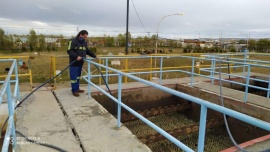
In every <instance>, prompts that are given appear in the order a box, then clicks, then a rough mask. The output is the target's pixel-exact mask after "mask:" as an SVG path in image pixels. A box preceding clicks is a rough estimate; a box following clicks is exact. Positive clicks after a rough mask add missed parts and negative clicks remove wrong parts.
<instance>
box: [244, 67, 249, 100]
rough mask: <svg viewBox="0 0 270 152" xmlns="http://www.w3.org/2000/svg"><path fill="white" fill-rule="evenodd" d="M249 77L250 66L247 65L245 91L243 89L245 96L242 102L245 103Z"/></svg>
mask: <svg viewBox="0 0 270 152" xmlns="http://www.w3.org/2000/svg"><path fill="white" fill-rule="evenodd" d="M249 77H250V65H248V73H247V76H246V89H245V96H244V102H245V103H246V102H247V98H248V85H249Z"/></svg>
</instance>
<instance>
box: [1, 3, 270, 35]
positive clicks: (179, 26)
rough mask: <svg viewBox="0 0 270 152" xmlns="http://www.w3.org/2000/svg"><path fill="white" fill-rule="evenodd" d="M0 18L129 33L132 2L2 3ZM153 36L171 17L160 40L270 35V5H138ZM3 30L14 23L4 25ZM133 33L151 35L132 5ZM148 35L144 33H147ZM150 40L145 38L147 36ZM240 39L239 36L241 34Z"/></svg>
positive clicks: (96, 30) (161, 30) (131, 28)
mask: <svg viewBox="0 0 270 152" xmlns="http://www.w3.org/2000/svg"><path fill="white" fill-rule="evenodd" d="M2 1H3V2H2V4H4V5H1V6H0V18H4V19H10V20H13V21H18V22H19V21H29V22H31V21H38V22H42V23H46V24H48V25H51V26H53V25H57V26H59V28H61V26H63V27H64V26H66V25H70V26H74V27H80V28H89V30H92V31H93V32H98V31H101V33H102V32H103V31H125V25H126V0H113V1H109V0H99V1H96V0H95V1H94V0H80V1H73V0H72V1H71V0H57V1H55V0H54V1H53V0H46V1H41V0H24V1H21V0H12V1H11V0H2ZM133 2H134V3H135V5H136V8H137V11H138V13H139V15H140V17H141V20H142V22H143V24H144V27H145V29H146V31H147V32H151V33H152V34H153V33H155V32H156V29H157V23H158V21H159V20H160V19H161V18H162V17H163V16H165V15H168V14H174V13H179V12H183V13H184V14H185V15H184V16H182V17H180V16H172V17H168V18H166V19H164V20H163V21H162V23H161V24H160V35H161V36H166V35H169V34H170V33H176V34H177V35H179V36H181V35H182V36H184V35H192V36H193V37H194V35H196V31H197V32H200V33H201V35H206V36H207V35H208V36H209V35H215V36H218V34H219V32H218V30H221V31H223V33H224V36H228V37H230V36H235V35H236V33H240V32H246V31H252V29H255V30H253V31H254V35H256V34H260V33H262V32H264V33H265V34H269V35H270V30H269V28H268V27H270V20H269V17H270V9H268V6H270V1H269V0H260V1H257V0H237V1H235V0H219V1H216V0H200V1H198V0H188V1H180V0H167V1H164V0H133ZM0 22H1V24H0V25H2V24H5V23H8V22H7V21H3V20H0ZM129 23H130V31H131V32H134V33H136V32H145V31H144V29H143V28H142V26H141V24H140V22H139V20H138V18H137V16H136V14H135V11H134V9H133V6H132V3H131V2H130V22H129ZM40 26H41V25H40ZM142 34H143V33H142ZM144 34H145V33H144ZM238 35H239V34H238Z"/></svg>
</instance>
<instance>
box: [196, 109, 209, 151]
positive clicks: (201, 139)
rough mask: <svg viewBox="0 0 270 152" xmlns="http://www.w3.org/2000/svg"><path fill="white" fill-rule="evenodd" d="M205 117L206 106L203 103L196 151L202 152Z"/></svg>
mask: <svg viewBox="0 0 270 152" xmlns="http://www.w3.org/2000/svg"><path fill="white" fill-rule="evenodd" d="M206 117H207V107H206V106H204V105H201V115H200V128H199V141H198V152H203V150H204V140H205V129H206Z"/></svg>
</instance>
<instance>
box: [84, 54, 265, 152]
mask: <svg viewBox="0 0 270 152" xmlns="http://www.w3.org/2000/svg"><path fill="white" fill-rule="evenodd" d="M86 62H87V63H88V75H87V76H83V79H84V80H85V81H87V82H88V97H89V98H90V97H91V86H93V87H95V88H97V89H98V90H100V91H101V92H102V93H104V94H105V95H106V96H108V97H109V98H111V99H112V100H113V101H114V102H116V103H117V104H118V111H117V126H118V127H120V126H121V108H124V109H126V110H127V111H129V112H130V113H132V114H133V115H134V116H136V117H137V118H139V119H140V120H142V121H143V122H144V123H146V124H147V125H149V126H150V127H151V128H153V129H155V130H156V131H157V132H159V133H160V134H161V135H163V136H164V137H165V138H167V139H168V140H170V141H171V142H173V143H174V144H175V145H177V146H178V147H179V148H181V149H182V150H184V151H193V150H192V149H191V148H189V147H188V146H186V145H185V144H183V143H182V142H181V141H179V140H177V139H176V138H175V137H173V136H171V135H170V134H168V133H167V132H165V131H164V130H162V129H161V128H160V127H158V126H157V125H155V124H153V123H152V122H150V121H149V120H148V119H146V118H144V117H143V116H141V115H140V114H139V113H137V112H136V111H134V110H133V109H131V108H129V107H128V106H127V105H125V104H124V103H122V102H121V100H122V97H121V93H122V77H123V76H126V77H128V78H131V79H133V80H136V81H138V82H141V83H144V84H147V85H149V86H151V87H154V88H157V89H159V90H162V91H165V92H167V93H170V94H172V95H175V96H177V97H180V98H183V99H186V100H189V101H191V102H194V103H197V104H200V105H201V115H200V124H199V126H200V127H199V140H198V151H199V152H202V151H203V150H204V140H205V131H206V117H207V110H208V108H210V109H212V110H215V111H218V112H220V113H223V114H226V115H228V116H231V117H234V118H236V119H238V120H241V121H244V122H246V123H249V124H252V125H255V126H257V127H260V128H262V129H265V130H267V131H270V127H269V125H270V123H268V122H265V121H262V120H259V119H257V118H254V117H251V116H248V115H245V114H242V113H240V112H237V111H234V110H231V109H228V108H226V107H222V106H220V105H216V104H213V103H211V102H209V101H206V100H203V99H200V98H197V97H193V96H191V95H188V94H185V93H182V92H178V91H176V90H173V89H170V88H167V87H164V86H161V85H159V84H155V83H153V82H150V81H146V80H143V79H141V78H138V77H136V76H133V75H131V74H128V73H124V72H121V71H119V70H116V69H113V68H110V67H108V66H104V65H101V64H98V63H95V62H93V61H91V60H89V59H86ZM91 64H94V65H96V66H99V67H102V68H105V69H106V70H110V71H113V72H115V73H116V74H118V99H116V98H115V97H113V96H112V95H110V94H109V93H108V92H106V91H105V90H103V89H102V88H100V87H99V86H97V85H95V84H94V83H92V82H91V81H90V79H91V76H90V73H91V69H90V65H91ZM192 74H194V73H192Z"/></svg>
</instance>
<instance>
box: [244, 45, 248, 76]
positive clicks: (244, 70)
mask: <svg viewBox="0 0 270 152" xmlns="http://www.w3.org/2000/svg"><path fill="white" fill-rule="evenodd" d="M246 62H247V50H245V60H244V67H243V75H245V72H246Z"/></svg>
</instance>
